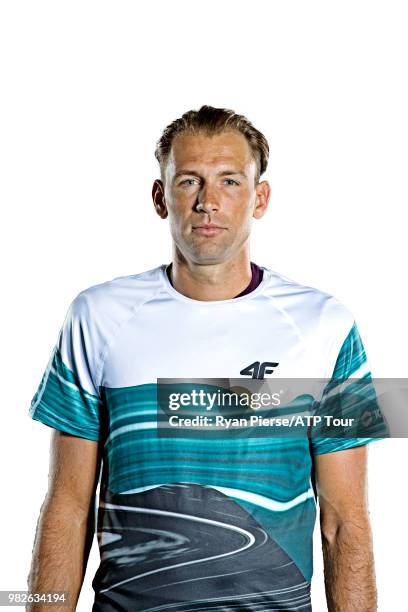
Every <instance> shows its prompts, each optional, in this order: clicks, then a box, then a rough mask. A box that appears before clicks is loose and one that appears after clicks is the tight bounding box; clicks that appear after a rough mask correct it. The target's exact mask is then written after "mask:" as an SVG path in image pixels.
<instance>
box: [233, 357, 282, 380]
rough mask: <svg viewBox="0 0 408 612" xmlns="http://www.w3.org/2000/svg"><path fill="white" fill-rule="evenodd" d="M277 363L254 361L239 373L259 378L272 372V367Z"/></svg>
mask: <svg viewBox="0 0 408 612" xmlns="http://www.w3.org/2000/svg"><path fill="white" fill-rule="evenodd" d="M278 365H279V363H277V362H275V361H263V362H262V363H261V362H260V361H254V363H251V364H250V365H249V366H247V367H246V368H244V369H243V370H241V371H240V374H242V375H243V376H252V378H257V379H260V380H263V379H264V375H265V374H272V372H273V370H274V368H276V367H277V366H278Z"/></svg>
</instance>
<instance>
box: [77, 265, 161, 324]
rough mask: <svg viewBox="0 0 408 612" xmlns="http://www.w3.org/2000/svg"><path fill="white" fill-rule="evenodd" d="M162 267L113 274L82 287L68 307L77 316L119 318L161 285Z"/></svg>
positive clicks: (137, 305)
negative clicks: (115, 275) (105, 279)
mask: <svg viewBox="0 0 408 612" xmlns="http://www.w3.org/2000/svg"><path fill="white" fill-rule="evenodd" d="M161 274H162V266H156V267H155V268H152V269H150V270H146V271H143V272H139V273H137V274H129V275H123V276H117V277H115V278H113V279H111V280H107V281H104V282H102V283H98V284H95V285H91V286H89V287H86V288H85V289H82V290H81V291H80V292H79V293H78V294H77V295H76V296H75V297H74V298H73V300H72V302H71V305H70V310H71V311H72V313H73V314H75V315H76V316H80V317H84V316H85V317H105V318H110V319H115V320H116V319H121V318H122V317H126V314H127V313H131V312H133V311H134V310H135V309H137V308H138V307H139V306H140V305H142V304H144V303H145V302H146V301H148V300H149V299H151V298H152V297H153V296H155V295H156V294H157V293H158V292H159V291H160V290H161V288H162V282H161Z"/></svg>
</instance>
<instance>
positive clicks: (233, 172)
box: [174, 170, 247, 179]
mask: <svg viewBox="0 0 408 612" xmlns="http://www.w3.org/2000/svg"><path fill="white" fill-rule="evenodd" d="M188 174H193V175H194V176H197V175H198V174H199V173H198V172H197V171H196V170H179V171H178V172H176V173H175V175H174V178H175V179H176V178H178V177H179V176H185V175H188ZM217 174H218V176H231V175H237V174H239V175H240V176H243V177H245V178H247V175H246V174H245V173H244V172H241V171H238V170H223V171H222V172H218V173H217Z"/></svg>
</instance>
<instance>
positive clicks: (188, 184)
mask: <svg viewBox="0 0 408 612" xmlns="http://www.w3.org/2000/svg"><path fill="white" fill-rule="evenodd" d="M195 181H197V179H194V178H189V179H185V180H184V181H181V182H180V185H185V186H186V187H191V186H192V185H194V182H195Z"/></svg>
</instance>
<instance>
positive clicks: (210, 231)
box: [193, 225, 224, 236]
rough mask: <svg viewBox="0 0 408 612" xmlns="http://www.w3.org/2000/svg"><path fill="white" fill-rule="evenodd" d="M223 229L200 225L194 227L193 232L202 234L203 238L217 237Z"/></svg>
mask: <svg viewBox="0 0 408 612" xmlns="http://www.w3.org/2000/svg"><path fill="white" fill-rule="evenodd" d="M223 229H224V228H223V227H219V226H218V225H199V226H197V227H193V232H194V233H195V234H200V235H201V236H216V235H217V234H220V233H221V232H222V231H223Z"/></svg>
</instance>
